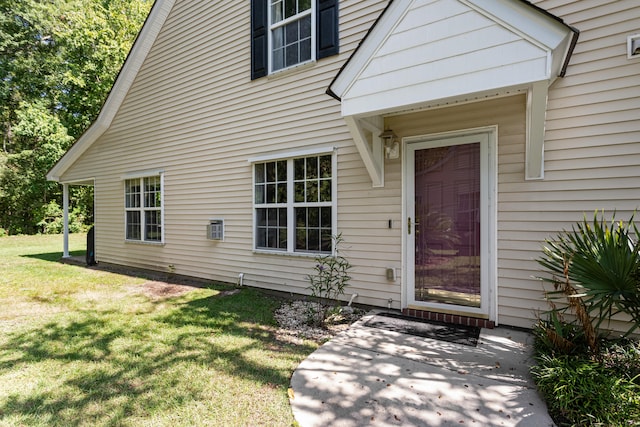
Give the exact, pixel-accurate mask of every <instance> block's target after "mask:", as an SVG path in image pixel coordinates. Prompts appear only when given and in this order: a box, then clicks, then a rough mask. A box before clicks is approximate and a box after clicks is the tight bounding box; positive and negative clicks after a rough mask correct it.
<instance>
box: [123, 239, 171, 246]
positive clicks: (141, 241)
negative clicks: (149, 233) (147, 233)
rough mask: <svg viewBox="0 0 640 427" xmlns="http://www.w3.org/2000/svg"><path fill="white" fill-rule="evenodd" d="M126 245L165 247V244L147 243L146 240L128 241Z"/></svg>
mask: <svg viewBox="0 0 640 427" xmlns="http://www.w3.org/2000/svg"><path fill="white" fill-rule="evenodd" d="M124 242H125V243H130V244H134V245H144V246H164V242H145V241H144V240H126V239H125V241H124Z"/></svg>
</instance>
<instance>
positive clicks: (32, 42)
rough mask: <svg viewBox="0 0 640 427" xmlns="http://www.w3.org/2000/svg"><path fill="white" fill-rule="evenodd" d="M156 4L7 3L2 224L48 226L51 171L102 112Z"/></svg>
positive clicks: (55, 188)
mask: <svg viewBox="0 0 640 427" xmlns="http://www.w3.org/2000/svg"><path fill="white" fill-rule="evenodd" d="M151 5H152V1H151V0H0V138H1V139H2V146H1V147H0V228H5V229H7V230H8V231H9V232H10V233H34V232H38V231H42V229H41V228H39V226H38V225H37V224H38V223H39V222H41V221H42V219H43V215H44V212H45V211H46V210H47V209H48V208H49V210H50V202H52V201H53V202H55V203H60V197H61V196H60V188H59V185H58V184H55V183H49V182H46V178H45V175H46V172H47V171H48V170H49V169H50V168H51V167H52V166H53V165H54V164H55V162H56V161H57V160H58V159H59V158H60V156H62V154H63V153H64V152H65V150H66V149H67V148H68V147H69V145H70V144H71V142H72V141H73V140H74V139H77V138H78V137H79V136H80V135H81V134H82V132H84V131H85V130H86V129H87V127H88V126H89V125H90V124H91V123H92V122H93V120H94V119H95V117H96V116H97V114H98V113H99V112H100V108H101V106H102V104H103V102H104V100H105V99H106V96H107V95H108V93H109V90H110V89H111V86H112V85H113V82H114V80H115V78H116V76H117V73H118V71H119V70H120V67H121V66H122V64H123V62H124V60H125V58H126V55H127V53H128V52H129V50H130V48H131V45H132V43H133V41H134V40H135V37H136V35H137V33H138V31H139V30H140V28H141V26H142V23H143V22H144V19H145V18H146V16H147V14H148V12H149V9H150V7H151ZM81 192H82V197H79V196H78V197H76V198H75V199H74V200H75V202H76V203H77V204H80V206H77V207H79V208H80V209H81V210H84V211H85V212H83V213H84V214H85V217H88V218H90V217H91V215H90V213H89V212H88V211H89V210H90V206H89V205H90V202H88V201H87V200H90V197H86V190H83V191H81Z"/></svg>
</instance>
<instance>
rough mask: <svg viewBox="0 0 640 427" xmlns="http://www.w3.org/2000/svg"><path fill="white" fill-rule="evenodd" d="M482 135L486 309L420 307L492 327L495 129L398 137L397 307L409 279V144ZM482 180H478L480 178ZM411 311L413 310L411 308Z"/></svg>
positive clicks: (495, 298)
mask: <svg viewBox="0 0 640 427" xmlns="http://www.w3.org/2000/svg"><path fill="white" fill-rule="evenodd" d="M478 134H482V135H486V136H487V137H488V153H487V156H488V159H487V160H488V171H487V173H486V175H485V177H486V178H487V184H486V195H487V198H488V206H487V212H488V215H487V216H488V219H486V220H485V221H486V223H485V224H482V227H484V228H485V229H486V234H487V236H486V242H487V245H486V250H487V264H486V272H483V274H484V275H485V278H484V280H486V281H487V286H486V289H487V293H488V295H487V296H486V299H484V298H483V300H484V301H485V302H486V304H487V307H481V308H480V309H475V308H471V307H464V306H458V305H447V304H425V306H424V307H423V309H424V310H427V311H435V312H438V311H441V312H450V311H452V310H454V311H456V312H460V313H461V314H466V315H471V316H477V317H487V316H488V318H489V320H493V321H494V322H495V323H496V325H497V324H498V285H497V282H498V280H497V278H498V271H497V264H498V257H497V247H498V238H497V219H498V215H497V200H498V198H497V196H498V188H497V183H498V161H497V159H498V126H497V125H494V126H484V127H477V128H469V129H461V130H456V131H449V132H438V133H431V134H424V135H414V136H407V137H404V138H402V284H401V307H402V308H409V291H410V290H409V286H410V283H411V281H413V280H414V279H413V278H410V277H409V271H410V268H409V265H408V260H409V254H408V251H409V248H408V240H409V239H408V236H407V218H408V210H409V201H410V200H409V196H408V194H407V193H408V175H407V173H408V170H409V165H408V154H407V152H408V149H407V148H408V146H409V144H414V143H420V142H429V141H437V140H446V139H454V138H459V137H465V136H471V135H478ZM481 178H482V177H481ZM411 308H414V309H415V308H417V307H415V306H414V305H412V306H411Z"/></svg>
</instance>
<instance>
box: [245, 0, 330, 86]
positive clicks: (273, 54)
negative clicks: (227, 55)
mask: <svg viewBox="0 0 640 427" xmlns="http://www.w3.org/2000/svg"><path fill="white" fill-rule="evenodd" d="M338 44H339V43H338V0H251V78H252V79H257V78H259V77H263V76H266V75H267V74H269V73H273V72H276V71H280V70H284V69H287V68H289V67H293V66H295V65H298V64H303V63H305V62H311V61H314V60H317V59H321V58H325V57H327V56H331V55H336V54H337V53H338V50H339V49H338Z"/></svg>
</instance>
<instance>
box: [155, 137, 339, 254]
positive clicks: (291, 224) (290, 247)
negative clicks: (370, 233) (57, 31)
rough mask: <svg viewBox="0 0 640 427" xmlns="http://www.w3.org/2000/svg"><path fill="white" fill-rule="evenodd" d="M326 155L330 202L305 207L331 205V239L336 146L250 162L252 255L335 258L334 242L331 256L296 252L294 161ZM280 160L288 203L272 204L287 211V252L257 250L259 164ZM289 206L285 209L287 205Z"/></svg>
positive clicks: (334, 221) (334, 216)
mask: <svg viewBox="0 0 640 427" xmlns="http://www.w3.org/2000/svg"><path fill="white" fill-rule="evenodd" d="M323 155H330V156H331V202H311V203H307V204H305V206H309V207H313V206H331V236H332V237H333V236H336V235H337V224H338V209H337V206H338V179H337V171H338V156H337V153H336V149H335V147H331V148H323V149H310V150H299V151H293V152H288V153H287V154H284V153H279V154H275V153H271V154H266V155H264V156H257V157H253V158H250V159H249V163H250V164H251V209H252V217H253V221H252V223H253V227H252V237H253V238H252V241H253V243H252V248H253V253H257V254H265V255H286V256H298V257H308V258H314V257H316V256H318V255H333V256H335V255H336V247H335V242H332V245H331V253H330V254H328V253H324V252H304V251H296V250H295V215H294V214H293V212H294V211H295V203H294V202H293V200H294V186H293V176H294V175H293V172H294V171H293V161H294V160H295V159H298V158H304V157H319V156H323ZM277 160H283V161H287V203H286V204H280V203H278V204H273V207H286V208H287V250H286V251H285V250H278V249H267V248H257V247H256V246H257V238H256V237H257V235H256V229H257V225H258V224H257V215H256V209H257V207H256V202H255V201H256V185H255V184H256V168H255V164H256V163H264V162H272V161H277ZM284 205H286V206H284ZM163 231H164V228H163Z"/></svg>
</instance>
